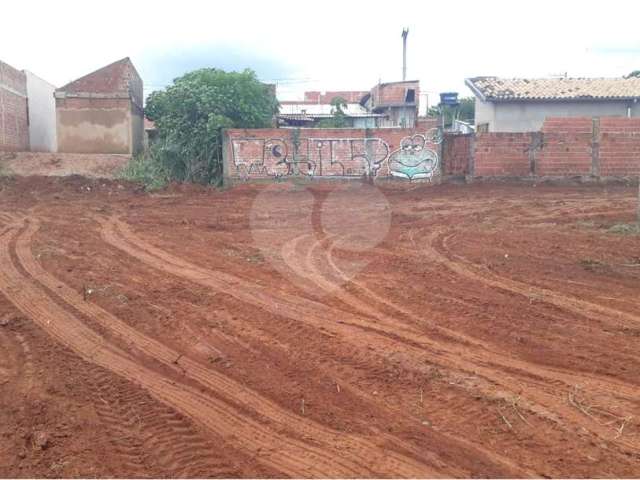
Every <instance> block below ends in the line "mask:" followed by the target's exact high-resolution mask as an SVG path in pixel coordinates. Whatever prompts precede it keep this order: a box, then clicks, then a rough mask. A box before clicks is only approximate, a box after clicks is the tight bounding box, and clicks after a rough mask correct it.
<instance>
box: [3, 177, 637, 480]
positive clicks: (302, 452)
mask: <svg viewBox="0 0 640 480" xmlns="http://www.w3.org/2000/svg"><path fill="white" fill-rule="evenodd" d="M635 193H636V191H635V190H634V188H630V187H623V186H609V187H604V186H563V187H560V186H545V185H538V186H524V185H490V184H485V185H471V186H469V185H460V186H454V185H448V186H435V187H429V186H417V187H416V186H413V187H409V188H399V187H397V186H395V185H386V186H384V187H382V188H381V190H378V189H372V188H369V187H366V186H362V185H359V184H350V185H344V184H330V185H313V186H306V187H305V186H295V185H286V184H279V185H276V186H239V187H236V188H233V189H231V190H225V191H211V190H206V189H201V188H196V187H174V188H170V189H168V190H166V191H163V192H161V193H156V194H147V193H144V192H141V191H140V190H139V189H137V188H136V187H134V186H131V185H127V184H124V183H118V182H113V181H98V180H88V179H83V178H80V177H73V178H43V177H30V178H20V179H16V178H3V179H1V180H0V265H1V269H0V351H1V352H2V355H1V356H0V387H1V388H0V477H6V476H9V477H34V476H36V477H60V476H62V477H69V476H71V477H77V476H90V477H105V476H127V477H150V476H169V477H175V476H181V477H265V476H269V477H283V476H294V477H371V476H375V477H425V476H428V477H468V476H472V477H531V476H537V477H539V476H553V477H568V476H571V477H602V476H606V477H638V476H640V353H639V352H640V350H639V348H638V346H639V345H640V298H639V293H640V237H638V236H633V235H617V234H612V233H610V232H608V229H609V227H610V226H611V225H613V224H616V223H619V222H630V221H631V220H632V219H633V212H634V198H635Z"/></svg>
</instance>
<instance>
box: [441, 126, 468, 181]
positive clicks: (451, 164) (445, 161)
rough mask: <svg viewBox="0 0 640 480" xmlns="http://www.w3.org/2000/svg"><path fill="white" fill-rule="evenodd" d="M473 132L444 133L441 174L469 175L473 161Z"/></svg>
mask: <svg viewBox="0 0 640 480" xmlns="http://www.w3.org/2000/svg"><path fill="white" fill-rule="evenodd" d="M472 148H473V134H446V135H445V136H444V142H443V143H442V174H443V175H456V176H461V175H469V174H470V173H471V170H470V169H471V163H472V161H473V151H472Z"/></svg>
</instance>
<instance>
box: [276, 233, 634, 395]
mask: <svg viewBox="0 0 640 480" xmlns="http://www.w3.org/2000/svg"><path fill="white" fill-rule="evenodd" d="M295 240H296V241H294V242H291V245H293V247H291V245H290V246H289V247H291V248H287V249H286V253H288V254H291V252H292V251H293V252H295V246H297V243H299V240H302V239H300V238H299V239H295ZM322 243H323V241H320V240H318V241H316V242H315V243H313V244H311V247H310V249H309V250H308V252H307V254H306V256H305V264H304V268H301V267H298V266H297V265H296V262H295V261H291V260H289V261H287V264H288V265H290V266H291V268H292V269H294V271H295V272H296V273H297V274H299V275H306V278H307V279H309V280H311V281H314V282H316V283H317V284H318V285H319V286H320V288H322V289H323V290H325V291H326V292H327V293H333V294H334V295H335V296H336V297H337V298H339V299H341V300H342V301H344V302H345V303H347V304H348V305H350V306H352V307H354V308H356V309H357V310H360V311H362V312H363V313H365V314H367V315H370V316H373V317H376V318H378V319H383V318H386V317H387V316H386V315H385V314H383V313H382V312H380V311H379V310H377V309H375V308H372V307H371V303H366V302H363V301H361V300H360V299H359V298H358V297H356V296H355V295H353V294H351V293H349V292H346V291H344V289H342V288H340V284H337V283H333V282H332V281H331V280H329V279H328V278H323V276H322V274H321V272H320V271H319V270H318V268H317V267H316V266H315V264H314V263H315V262H314V252H315V251H316V250H317V249H318V248H320V247H321V245H322ZM335 246H336V243H335V242H333V244H332V246H331V247H330V248H329V249H328V250H327V251H326V252H325V255H323V256H322V257H321V258H322V259H324V260H325V261H326V263H327V264H328V265H330V266H331V267H332V268H333V270H334V272H335V273H336V274H337V276H339V277H340V278H341V279H342V280H343V281H345V282H346V281H348V282H350V283H351V284H353V285H356V286H357V287H358V288H360V289H361V290H362V291H364V292H365V293H366V294H367V295H368V296H369V298H370V299H371V300H374V301H375V302H378V303H380V304H383V305H385V306H387V307H390V308H392V309H394V310H396V311H397V312H399V313H401V314H402V315H405V316H406V317H409V318H410V319H411V320H413V323H414V324H416V325H419V324H420V323H424V318H421V317H418V316H417V315H415V314H413V313H412V312H410V311H409V310H407V309H405V308H403V307H401V306H398V305H397V304H395V303H394V302H390V301H388V300H386V299H384V298H383V297H381V296H379V295H377V294H375V293H374V292H372V291H371V290H369V289H368V288H367V287H366V286H365V285H361V284H359V282H355V281H354V280H352V279H350V278H349V276H348V275H346V274H344V272H342V270H341V269H340V268H339V267H338V266H337V264H336V263H335V261H334V260H333V258H332V256H331V254H332V251H333V249H334V248H335ZM284 253H285V251H284V250H283V254H284ZM381 317H382V318H381ZM389 320H390V321H392V322H393V321H396V322H403V321H402V320H401V319H400V318H397V317H394V318H393V319H389ZM405 323H406V322H405ZM432 323H433V322H431V323H430V325H429V326H430V327H431V328H434V329H435V330H436V331H437V332H438V333H439V334H440V335H442V337H443V338H450V339H453V340H455V341H458V342H460V343H462V344H464V345H465V346H466V347H474V348H475V349H476V351H477V352H478V354H480V355H483V354H485V353H486V354H487V355H486V358H485V361H486V363H487V364H489V365H493V366H495V367H496V368H508V369H509V370H511V371H513V370H516V371H517V370H518V369H519V370H520V371H521V372H522V373H527V374H530V373H535V375H536V376H538V377H539V378H541V379H545V380H547V381H548V382H550V383H555V384H556V385H562V386H563V387H568V388H571V386H572V385H575V384H576V381H577V382H580V381H587V382H591V383H593V382H595V383H596V385H597V386H598V387H599V388H601V389H603V390H606V391H609V390H614V391H620V390H621V389H622V391H623V392H624V393H625V394H626V397H622V398H626V399H627V400H629V399H635V400H636V401H637V400H640V399H639V398H638V397H637V395H635V393H636V386H635V385H627V384H623V383H621V382H611V381H610V380H609V379H606V378H604V377H602V376H599V375H585V374H580V373H576V372H574V371H567V370H564V369H561V368H553V369H550V368H547V367H544V366H541V365H538V364H535V363H531V362H527V361H523V360H518V359H514V358H512V357H508V358H507V357H503V356H502V355H501V354H500V352H497V351H495V348H494V347H492V345H490V344H488V343H486V342H483V341H480V340H478V339H475V338H473V337H470V336H468V335H464V334H461V333H459V332H455V331H452V330H450V329H448V328H443V327H440V326H438V325H432ZM418 335H423V333H422V332H418Z"/></svg>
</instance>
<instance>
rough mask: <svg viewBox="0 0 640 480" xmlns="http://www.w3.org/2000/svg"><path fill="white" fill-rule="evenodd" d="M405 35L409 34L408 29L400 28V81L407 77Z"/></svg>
mask: <svg viewBox="0 0 640 480" xmlns="http://www.w3.org/2000/svg"><path fill="white" fill-rule="evenodd" d="M407 35H409V29H408V28H403V29H402V81H403V82H404V81H405V80H406V79H407Z"/></svg>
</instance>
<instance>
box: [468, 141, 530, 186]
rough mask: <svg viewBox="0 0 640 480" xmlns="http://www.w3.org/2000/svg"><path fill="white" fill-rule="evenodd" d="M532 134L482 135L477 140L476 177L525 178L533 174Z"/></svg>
mask: <svg viewBox="0 0 640 480" xmlns="http://www.w3.org/2000/svg"><path fill="white" fill-rule="evenodd" d="M532 137H533V135H532V134H531V133H503V132H495V133H480V134H478V135H476V139H475V155H474V175H475V176H477V177H524V176H528V175H530V173H531V166H530V161H529V152H528V149H529V146H530V145H531V139H532Z"/></svg>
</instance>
